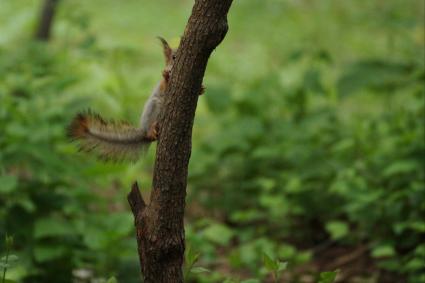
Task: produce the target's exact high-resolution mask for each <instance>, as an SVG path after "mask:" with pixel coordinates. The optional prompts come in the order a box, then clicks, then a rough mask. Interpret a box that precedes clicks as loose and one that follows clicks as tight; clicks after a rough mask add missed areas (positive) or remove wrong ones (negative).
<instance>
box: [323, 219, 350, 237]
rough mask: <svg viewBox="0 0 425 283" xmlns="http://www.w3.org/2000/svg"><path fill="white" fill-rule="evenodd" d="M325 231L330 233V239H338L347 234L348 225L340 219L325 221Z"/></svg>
mask: <svg viewBox="0 0 425 283" xmlns="http://www.w3.org/2000/svg"><path fill="white" fill-rule="evenodd" d="M326 231H328V233H329V234H330V235H331V238H332V240H339V239H341V238H343V237H345V236H346V235H347V234H348V225H347V223H345V222H342V221H330V222H328V223H326Z"/></svg>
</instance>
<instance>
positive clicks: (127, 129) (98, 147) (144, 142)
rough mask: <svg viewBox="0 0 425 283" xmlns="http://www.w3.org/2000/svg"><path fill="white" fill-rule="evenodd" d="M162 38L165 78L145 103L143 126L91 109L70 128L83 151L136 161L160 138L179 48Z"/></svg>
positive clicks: (73, 121) (73, 122) (112, 158)
mask: <svg viewBox="0 0 425 283" xmlns="http://www.w3.org/2000/svg"><path fill="white" fill-rule="evenodd" d="M158 39H159V40H160V41H161V43H162V48H163V53H164V57H165V68H164V70H163V71H162V78H161V80H160V81H159V83H158V84H157V85H156V87H155V88H154V90H153V91H152V94H151V95H150V97H149V99H148V100H147V102H146V103H145V105H144V108H143V112H142V115H141V117H140V126H139V127H138V128H136V127H133V126H131V125H130V124H129V123H127V122H115V121H106V120H105V119H103V118H102V117H101V116H100V115H99V114H96V113H94V112H92V111H90V110H88V111H86V112H82V113H79V114H77V115H76V116H75V117H74V118H73V119H72V121H71V123H70V125H69V127H68V136H69V137H70V138H71V139H72V140H75V141H78V142H79V145H80V150H81V151H84V152H94V153H95V154H97V156H98V157H99V158H100V159H103V160H113V161H121V160H133V161H135V160H137V159H138V158H139V157H140V155H141V154H142V153H144V152H146V151H147V149H148V147H149V145H150V144H151V143H152V142H154V141H156V140H157V139H158V132H159V125H158V119H159V116H160V113H161V111H162V109H163V104H164V95H165V92H166V89H167V86H168V82H169V79H170V73H171V68H172V67H173V63H174V60H175V58H176V50H175V49H172V48H171V47H170V46H169V45H168V43H167V41H166V40H165V39H164V38H162V37H158ZM204 91H205V87H204V86H201V91H200V93H199V95H201V94H203V93H204Z"/></svg>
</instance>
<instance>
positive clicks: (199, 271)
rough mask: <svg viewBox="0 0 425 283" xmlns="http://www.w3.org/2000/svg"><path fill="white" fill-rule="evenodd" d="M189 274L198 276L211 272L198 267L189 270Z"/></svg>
mask: <svg viewBox="0 0 425 283" xmlns="http://www.w3.org/2000/svg"><path fill="white" fill-rule="evenodd" d="M190 272H192V273H196V274H198V273H206V272H211V270H209V269H206V268H204V267H199V266H198V267H194V268H192V269H191V270H190Z"/></svg>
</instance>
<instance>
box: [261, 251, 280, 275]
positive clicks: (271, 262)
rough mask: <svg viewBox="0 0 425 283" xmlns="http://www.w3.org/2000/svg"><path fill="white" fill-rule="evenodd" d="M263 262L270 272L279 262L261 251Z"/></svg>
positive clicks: (276, 268)
mask: <svg viewBox="0 0 425 283" xmlns="http://www.w3.org/2000/svg"><path fill="white" fill-rule="evenodd" d="M263 263H264V266H265V267H266V269H267V270H268V271H271V272H274V271H276V270H278V268H279V264H278V263H277V262H276V261H274V260H273V259H272V258H271V257H269V255H268V254H266V253H263Z"/></svg>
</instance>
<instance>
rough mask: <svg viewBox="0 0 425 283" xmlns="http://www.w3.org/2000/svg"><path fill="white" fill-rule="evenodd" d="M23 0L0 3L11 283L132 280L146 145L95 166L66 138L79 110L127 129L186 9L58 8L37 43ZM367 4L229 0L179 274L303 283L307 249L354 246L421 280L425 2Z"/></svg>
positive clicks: (194, 164) (210, 72)
mask: <svg viewBox="0 0 425 283" xmlns="http://www.w3.org/2000/svg"><path fill="white" fill-rule="evenodd" d="M30 2H31V3H29V2H28V1H24V0H13V1H11V0H6V1H2V2H1V4H0V6H1V9H0V133H1V134H0V149H1V150H0V235H5V234H6V232H9V233H12V234H13V235H14V242H15V244H14V250H13V253H14V254H16V256H18V257H19V261H18V262H17V263H18V264H16V265H14V266H10V268H9V267H8V271H7V272H8V280H9V278H10V280H12V279H13V280H15V281H17V282H31V283H37V282H58V283H62V282H70V281H71V280H72V279H71V278H72V276H73V275H72V274H74V273H75V271H79V270H83V271H84V270H85V271H87V270H88V271H90V272H91V273H90V274H92V275H90V276H92V277H93V278H90V279H93V280H99V282H108V281H107V279H106V278H109V277H110V276H112V275H115V276H116V277H110V279H109V282H115V281H117V280H119V282H126V283H133V282H139V263H138V257H137V248H136V243H135V240H134V234H133V219H132V216H131V213H130V212H129V211H128V207H127V204H126V203H125V194H126V191H127V188H128V187H129V184H130V183H131V182H132V181H134V180H135V179H142V180H141V181H142V182H144V183H143V184H142V185H143V187H145V188H149V187H150V181H149V180H150V179H151V168H152V155H153V152H154V150H151V151H150V155H149V156H148V157H147V158H146V160H144V161H142V162H139V163H137V164H132V165H128V166H127V165H111V164H107V165H103V164H100V163H96V162H94V161H93V159H91V158H89V157H87V158H86V157H84V156H83V155H80V154H78V153H77V152H76V149H75V147H74V145H73V144H71V143H70V142H69V141H68V140H67V138H66V132H65V131H66V130H65V129H66V126H67V123H68V122H69V120H70V118H71V116H72V115H74V114H75V113H76V112H77V111H80V110H82V109H86V108H88V107H91V108H95V109H96V110H97V109H99V110H100V111H101V112H105V116H108V118H109V117H111V118H119V119H126V120H130V121H137V119H138V115H139V112H140V109H141V108H142V103H143V101H144V100H145V98H146V97H147V96H148V95H149V92H150V90H151V88H152V87H153V86H154V85H155V83H156V80H157V79H158V77H159V75H160V68H161V67H162V63H163V62H162V58H161V56H162V55H161V51H160V48H159V46H158V45H157V44H155V43H154V37H155V36H156V35H163V36H164V37H167V38H170V42H173V44H174V45H176V43H177V42H178V38H177V37H178V35H179V34H181V31H182V27H183V25H184V24H185V22H186V19H187V14H188V12H189V11H190V7H191V5H192V4H193V3H192V1H182V2H181V3H179V4H178V5H173V6H172V9H169V8H170V3H169V1H162V0H161V1H159V2H152V1H130V2H126V3H125V4H123V3H118V2H116V1H112V0H106V1H104V0H102V1H98V0H94V1H62V2H61V6H60V7H61V8H60V10H59V13H58V15H57V17H56V18H55V20H56V22H55V25H54V29H53V31H54V32H53V34H54V37H53V41H52V42H50V43H49V44H39V43H33V42H31V40H30V39H29V38H30V34H31V33H32V32H33V24H34V22H35V21H34V15H36V11H38V9H39V7H38V4H39V3H38V1H30ZM36 2H37V3H36ZM378 2H379V1H378ZM378 2H376V1H335V0H329V1H281V0H270V1H261V0H246V1H234V4H233V6H232V10H231V12H230V14H229V25H230V30H229V34H228V35H227V37H226V40H225V41H224V42H223V44H222V45H220V47H219V48H218V50H217V52H215V53H214V54H213V56H212V57H211V59H210V61H209V65H208V69H207V73H206V76H205V79H204V84H205V85H206V87H207V91H206V93H205V95H203V96H201V97H200V99H199V107H198V111H197V116H196V121H195V124H194V131H193V145H194V146H193V150H192V157H191V162H190V169H189V174H190V175H189V186H188V205H187V209H186V212H187V216H188V217H187V222H186V235H187V237H186V240H187V246H189V247H191V248H188V250H187V251H186V257H185V269H184V273H185V278H186V279H187V280H188V281H189V282H192V281H194V282H228V283H230V282H245V283H250V282H251V283H252V282H264V281H266V280H270V279H271V277H274V279H275V280H278V279H277V278H278V277H279V276H280V277H284V276H288V277H289V278H291V279H294V280H293V281H294V282H297V280H298V279H299V278H297V276H298V275H297V274H296V270H297V266H299V265H305V264H309V263H311V262H314V261H316V260H317V256H318V255H317V254H316V251H317V250H320V249H321V248H323V247H325V248H328V247H330V249H332V248H338V247H345V248H347V249H348V248H350V247H352V248H356V247H358V246H359V245H365V246H367V248H368V250H367V252H366V253H365V255H364V256H365V257H370V258H369V260H373V261H374V266H376V268H379V269H385V270H386V272H391V276H394V278H402V279H400V281H403V282H409V283H413V282H415V283H416V282H425V278H424V275H423V267H424V262H425V245H424V244H423V243H422V241H423V240H422V239H423V234H424V233H425V221H424V219H423V218H424V217H423V215H425V206H424V203H425V199H424V198H425V186H424V182H425V173H424V168H425V161H424V156H425V145H424V135H425V133H424V127H423V121H424V119H425V110H424V107H425V106H424V87H423V84H424V81H425V72H424V67H423V62H422V61H423V50H424V41H423V31H424V30H423V25H422V23H423V13H422V12H415V11H423V3H422V1H416V0H415V1H411V4H412V5H405V3H404V2H403V1H397V0H389V1H384V2H382V1H381V2H382V3H381V2H379V3H378ZM412 7H415V8H417V9H414V8H412ZM123 15H125V16H123ZM158 19H161V20H160V21H159V20H158ZM247 19H249V20H247ZM247 30H249V31H250V32H246V31H247ZM166 33H168V34H166ZM173 37H175V38H173ZM121 188H122V190H121ZM10 239H11V238H9V240H10ZM7 245H9V244H7ZM7 245H6V244H5V243H1V244H0V250H1V251H5V250H6V246H7ZM194 249H196V252H195V251H194ZM2 256H3V255H2ZM13 259H15V257H13V256H12V255H9V258H8V263H5V262H4V260H2V261H1V263H2V266H4V265H6V264H8V265H9V264H11V263H12V262H13ZM286 263H287V264H288V269H287V270H285V272H284V274H283V275H282V276H281V272H282V271H283V270H284V269H285V268H286ZM195 265H196V266H195ZM201 266H202V267H201ZM343 272H344V270H343V269H342V268H341V273H343ZM77 273H78V272H77ZM383 273H384V272H381V271H380V270H376V274H383ZM314 274H316V273H314ZM360 275H362V274H359V276H360ZM312 276H313V275H312ZM74 277H77V276H75V274H74ZM99 277H102V278H99ZM335 277H336V272H325V273H322V274H321V275H319V276H317V277H316V275H314V278H316V279H317V280H318V281H319V282H321V283H325V282H333V280H335ZM285 279H286V277H285ZM114 280H115V281H114ZM288 282H289V281H288Z"/></svg>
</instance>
